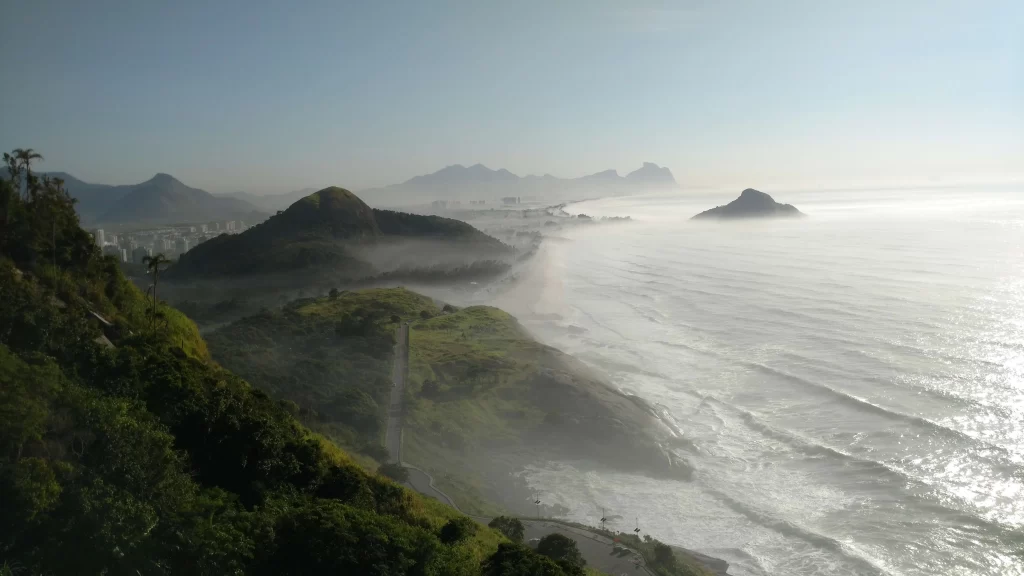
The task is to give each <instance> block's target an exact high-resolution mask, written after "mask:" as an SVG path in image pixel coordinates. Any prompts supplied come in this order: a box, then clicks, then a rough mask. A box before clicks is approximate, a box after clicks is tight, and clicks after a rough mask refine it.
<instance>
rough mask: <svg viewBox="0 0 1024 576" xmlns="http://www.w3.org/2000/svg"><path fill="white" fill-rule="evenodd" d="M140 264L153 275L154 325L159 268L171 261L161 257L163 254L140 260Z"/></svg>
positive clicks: (154, 321) (154, 320)
mask: <svg viewBox="0 0 1024 576" xmlns="http://www.w3.org/2000/svg"><path fill="white" fill-rule="evenodd" d="M142 263H143V264H145V265H146V269H147V270H149V271H150V273H152V274H153V310H152V321H153V323H154V325H155V323H156V303H157V299H156V284H157V281H158V280H159V279H160V267H161V266H164V265H166V264H170V263H171V261H170V260H169V259H168V258H167V257H166V256H164V255H163V253H159V254H155V255H153V256H145V257H143V258H142Z"/></svg>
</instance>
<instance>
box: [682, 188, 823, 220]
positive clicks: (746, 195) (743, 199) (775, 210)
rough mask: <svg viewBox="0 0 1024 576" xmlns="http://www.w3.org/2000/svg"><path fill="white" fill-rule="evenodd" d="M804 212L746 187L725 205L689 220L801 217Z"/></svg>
mask: <svg viewBox="0 0 1024 576" xmlns="http://www.w3.org/2000/svg"><path fill="white" fill-rule="evenodd" d="M803 216H805V214H804V213H803V212H801V211H799V210H797V209H796V207H795V206H793V205H792V204H780V203H778V202H776V201H775V199H773V198H772V197H771V196H769V195H767V194H765V193H764V192H761V191H759V190H754V189H753V188H747V189H746V190H744V191H743V192H742V193H741V194H740V197H739V198H737V199H735V200H733V201H732V202H729V203H728V204H726V205H725V206H718V207H716V208H712V209H710V210H705V211H704V212H701V213H700V214H697V215H696V216H694V217H693V218H691V220H712V219H719V220H731V219H739V218H801V217H803Z"/></svg>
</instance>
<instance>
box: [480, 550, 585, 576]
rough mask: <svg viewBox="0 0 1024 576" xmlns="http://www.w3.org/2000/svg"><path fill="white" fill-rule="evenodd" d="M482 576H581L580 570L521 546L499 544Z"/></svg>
mask: <svg viewBox="0 0 1024 576" xmlns="http://www.w3.org/2000/svg"><path fill="white" fill-rule="evenodd" d="M483 573H484V576H557V575H559V574H565V575H566V576H570V575H571V576H583V574H584V571H583V569H582V568H580V567H579V566H577V565H575V564H570V563H567V562H562V563H559V562H555V561H554V560H552V559H550V558H547V557H545V556H541V555H539V554H535V553H533V551H531V550H530V549H529V548H527V547H526V546H523V545H522V544H501V545H499V546H498V551H497V552H495V554H494V555H493V556H491V557H490V558H488V559H487V562H486V563H485V564H484V571H483Z"/></svg>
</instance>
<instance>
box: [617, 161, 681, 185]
mask: <svg viewBox="0 0 1024 576" xmlns="http://www.w3.org/2000/svg"><path fill="white" fill-rule="evenodd" d="M626 180H627V181H629V182H635V183H637V184H646V185H652V186H676V179H675V178H674V177H673V176H672V171H671V170H669V169H668V168H665V167H663V166H658V165H657V164H651V163H650V162H644V165H643V166H642V167H641V168H639V169H637V170H634V171H632V172H630V173H629V174H626Z"/></svg>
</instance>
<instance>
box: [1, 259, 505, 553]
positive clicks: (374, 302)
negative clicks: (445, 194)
mask: <svg viewBox="0 0 1024 576" xmlns="http://www.w3.org/2000/svg"><path fill="white" fill-rule="evenodd" d="M0 270H2V271H3V274H0V287H2V288H3V290H0V293H3V294H5V295H6V294H8V292H10V293H11V294H15V295H17V296H18V298H16V299H17V300H21V299H23V298H28V299H30V300H31V301H35V302H37V307H39V308H42V307H45V304H43V303H44V302H45V301H46V299H48V298H50V296H48V295H47V294H48V291H47V289H46V287H45V285H44V284H42V283H40V282H37V281H36V280H35V279H34V278H33V277H32V276H30V275H27V274H22V273H19V272H17V271H15V270H14V268H13V266H11V263H10V262H9V261H6V260H4V259H2V258H0ZM109 270H112V271H114V272H113V274H114V275H113V277H111V278H108V282H107V283H106V284H107V287H108V288H111V289H110V290H108V291H105V292H89V291H86V290H83V292H86V293H87V296H86V297H84V298H82V297H78V296H76V295H74V294H72V293H71V292H67V293H65V294H62V295H61V296H62V297H63V298H64V299H66V301H67V302H68V303H69V304H70V305H71V306H70V308H69V307H68V306H64V307H57V306H53V307H51V308H50V310H49V312H48V313H50V314H54V315H58V316H60V315H66V314H78V315H81V314H82V312H83V310H85V309H97V310H100V311H102V312H103V314H104V315H105V316H106V317H107V318H108V319H109V320H111V321H113V322H115V323H117V324H118V325H123V326H125V327H126V328H127V327H131V328H133V329H134V330H141V329H142V327H143V326H145V323H146V322H148V320H147V317H146V316H144V315H142V313H143V312H145V311H146V306H145V301H144V299H143V297H142V295H141V294H140V293H139V292H138V291H137V290H136V289H135V288H134V287H133V286H132V285H131V284H130V283H129V282H127V281H126V280H124V278H123V277H121V276H120V275H119V273H117V272H116V266H112V267H110V268H109ZM65 280H70V279H69V278H66V279H65ZM69 285H70V284H69ZM357 306H366V307H371V308H374V309H381V310H387V311H401V310H406V311H408V312H409V314H408V316H410V317H411V312H412V310H413V309H415V310H416V311H417V312H418V310H420V309H421V308H422V307H424V306H426V307H430V306H433V305H432V304H431V303H430V302H429V300H426V301H425V300H424V299H423V297H421V296H419V295H416V294H413V293H411V292H408V291H406V290H401V289H396V290H392V291H383V292H378V293H376V294H372V295H371V294H355V295H352V300H350V301H330V302H314V303H311V304H310V305H308V306H305V307H301V308H300V309H299V312H300V314H301V315H303V316H306V317H324V316H326V315H329V314H330V313H332V312H340V311H344V310H351V309H353V308H354V307H357ZM72 309H73V311H72ZM65 310H66V311H65ZM434 310H435V311H436V308H435V309H434ZM162 311H163V312H164V313H165V314H167V315H168V317H170V318H172V319H173V323H172V324H171V326H176V329H175V328H172V329H171V330H170V331H169V332H167V335H168V339H169V340H171V341H170V344H171V345H174V344H176V343H178V342H180V341H181V340H182V339H185V340H187V342H185V343H186V345H187V347H188V349H190V350H194V351H196V352H202V355H197V356H196V357H195V358H194V360H195V361H197V362H200V363H207V368H206V369H207V370H210V371H212V372H214V373H216V372H221V371H222V369H221V368H220V367H218V366H216V365H214V364H212V363H209V362H210V361H209V360H208V359H207V358H205V350H206V346H205V343H204V342H203V341H202V338H200V337H199V336H198V332H197V331H196V330H195V325H194V324H192V323H191V321H189V320H188V319H187V318H185V317H184V316H183V315H180V313H176V311H173V309H169V308H165V307H162ZM97 326H98V324H97ZM96 330H97V332H98V328H97V329H96ZM179 336H180V338H179ZM0 360H2V361H3V362H2V364H3V368H4V370H6V371H16V372H18V373H20V372H24V371H25V370H26V369H27V368H26V366H25V365H24V364H22V362H21V361H20V360H19V359H18V358H17V357H16V356H13V355H11V354H10V352H9V351H8V350H7V348H6V347H5V346H2V345H0ZM55 374H57V376H58V377H59V370H57V371H56V372H55ZM222 385H223V384H222ZM243 385H244V384H243ZM304 433H305V435H306V437H308V438H311V439H313V440H315V441H316V443H317V444H319V446H320V449H321V450H322V452H323V454H324V455H325V457H326V459H327V461H328V462H330V463H331V464H333V465H336V466H341V467H349V468H351V467H354V466H356V464H357V462H358V459H354V458H353V457H352V456H351V455H349V454H348V453H346V452H345V451H343V450H340V449H339V448H338V447H337V446H336V445H334V444H333V443H331V442H330V441H329V440H327V439H326V438H324V437H322V436H320V435H318V434H315V433H313V432H310V431H305V432H304ZM383 482H388V481H386V480H383ZM405 498H406V502H407V504H408V512H409V514H410V517H411V518H412V519H414V520H415V521H418V522H421V523H422V524H423V525H424V527H427V528H428V529H430V530H432V531H435V532H436V531H437V530H440V528H441V527H442V526H443V525H444V524H445V523H446V522H447V521H448V520H451V519H453V518H456V517H459V516H461V514H459V513H458V512H457V511H455V510H453V509H452V508H450V507H448V506H445V505H443V504H441V503H439V502H436V501H434V500H432V499H430V498H426V497H422V496H420V495H418V494H415V493H412V492H406V494H405ZM503 541H505V540H504V538H503V537H502V536H501V535H500V534H498V533H497V532H495V531H493V530H490V529H488V528H485V527H481V528H480V529H479V530H477V532H476V534H475V535H474V536H473V538H472V539H471V540H470V541H469V542H468V543H465V544H463V546H464V547H465V548H466V549H467V553H468V554H469V555H470V556H471V557H472V558H473V559H474V563H475V564H479V563H480V562H482V561H483V560H484V559H485V558H486V557H488V556H489V555H490V554H492V553H493V552H494V551H495V550H496V549H497V546H498V544H499V543H501V542H503Z"/></svg>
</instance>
